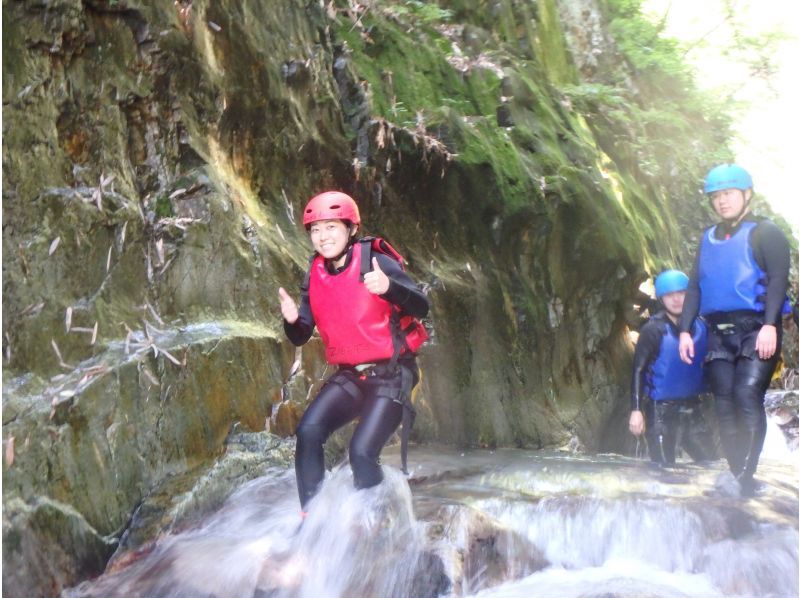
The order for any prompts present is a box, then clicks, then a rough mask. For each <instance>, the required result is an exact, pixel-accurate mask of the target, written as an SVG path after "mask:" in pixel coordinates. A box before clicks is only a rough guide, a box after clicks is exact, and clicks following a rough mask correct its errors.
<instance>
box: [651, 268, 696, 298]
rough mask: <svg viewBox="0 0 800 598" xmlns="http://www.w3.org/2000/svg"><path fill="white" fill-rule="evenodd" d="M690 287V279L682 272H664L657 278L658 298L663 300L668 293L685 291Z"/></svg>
mask: <svg viewBox="0 0 800 598" xmlns="http://www.w3.org/2000/svg"><path fill="white" fill-rule="evenodd" d="M688 286H689V277H688V276H686V274H684V273H683V272H681V271H680V270H664V271H663V272H662V273H661V274H659V275H658V276H657V277H656V298H657V299H661V297H663V296H664V295H666V294H667V293H674V292H675V291H685V290H686V289H687V287H688Z"/></svg>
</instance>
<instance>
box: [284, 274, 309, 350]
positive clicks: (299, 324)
mask: <svg viewBox="0 0 800 598" xmlns="http://www.w3.org/2000/svg"><path fill="white" fill-rule="evenodd" d="M297 311H298V312H299V314H300V315H299V317H298V318H297V321H296V322H295V323H294V324H289V322H287V321H286V320H284V321H283V330H284V332H285V333H286V336H287V337H288V338H289V341H290V342H291V343H292V344H293V345H295V346H296V347H299V346H300V345H304V344H306V343H307V342H308V339H310V338H311V335H312V334H313V333H314V326H315V325H316V324H315V322H314V315H313V314H312V313H311V304H310V303H309V301H308V288H306V283H303V284H302V285H300V306H299V307H298V309H297Z"/></svg>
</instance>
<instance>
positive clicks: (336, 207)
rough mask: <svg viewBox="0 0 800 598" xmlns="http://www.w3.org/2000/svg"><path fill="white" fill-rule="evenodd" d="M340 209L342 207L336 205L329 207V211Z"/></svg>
mask: <svg viewBox="0 0 800 598" xmlns="http://www.w3.org/2000/svg"><path fill="white" fill-rule="evenodd" d="M341 207H342V206H340V205H339V204H338V203H337V204H336V205H333V206H331V210H338V209H339V208H341Z"/></svg>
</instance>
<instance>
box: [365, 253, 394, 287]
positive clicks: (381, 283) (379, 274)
mask: <svg viewBox="0 0 800 598" xmlns="http://www.w3.org/2000/svg"><path fill="white" fill-rule="evenodd" d="M364 284H365V285H366V287H367V290H368V291H369V292H370V293H372V294H373V295H383V294H384V293H385V292H386V291H388V290H389V277H388V276H386V274H384V272H383V270H381V267H380V266H379V265H378V258H376V257H374V258H372V271H371V272H367V273H366V274H364Z"/></svg>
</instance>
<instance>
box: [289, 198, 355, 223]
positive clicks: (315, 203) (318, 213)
mask: <svg viewBox="0 0 800 598" xmlns="http://www.w3.org/2000/svg"><path fill="white" fill-rule="evenodd" d="M317 220H347V221H349V222H352V223H353V224H360V223H361V216H360V215H359V213H358V206H357V205H356V202H355V200H353V198H352V197H350V196H349V195H347V194H346V193H342V192H341V191H325V192H324V193H320V194H319V195H315V196H314V197H312V198H311V200H310V201H309V202H308V205H306V209H305V210H303V224H304V225H305V227H306V228H308V226H309V225H310V224H311V223H312V222H316V221H317Z"/></svg>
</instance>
